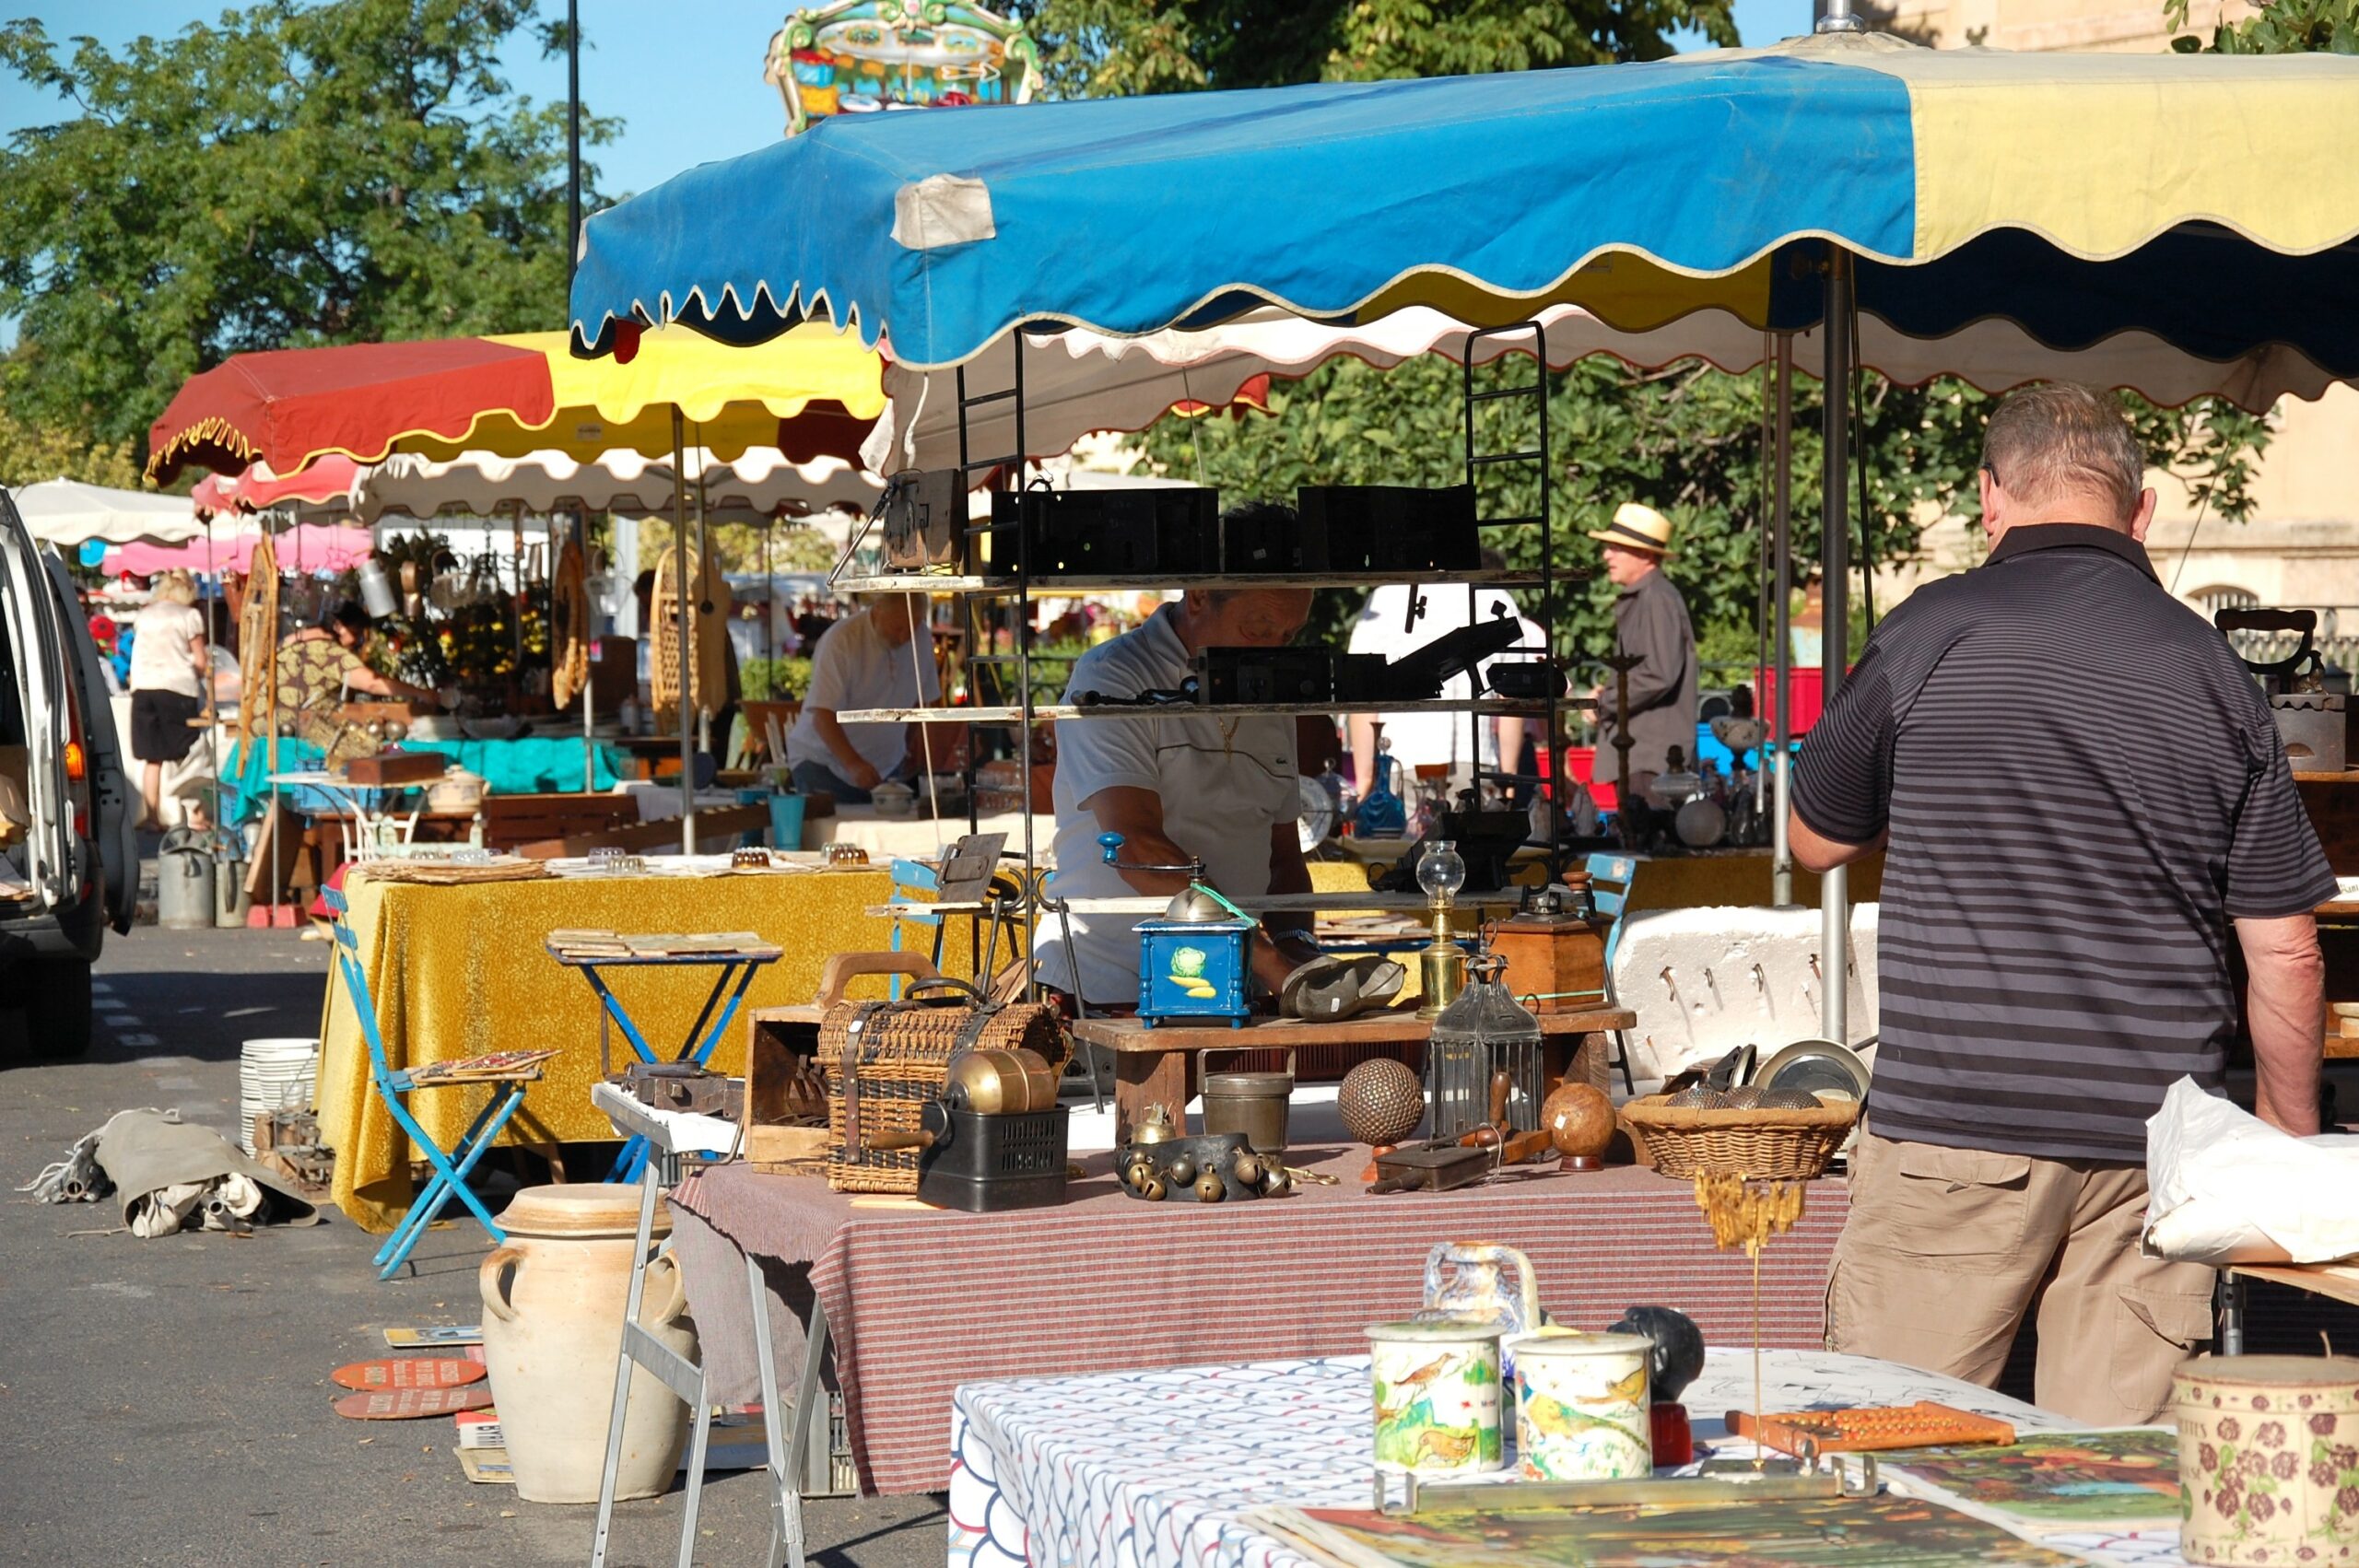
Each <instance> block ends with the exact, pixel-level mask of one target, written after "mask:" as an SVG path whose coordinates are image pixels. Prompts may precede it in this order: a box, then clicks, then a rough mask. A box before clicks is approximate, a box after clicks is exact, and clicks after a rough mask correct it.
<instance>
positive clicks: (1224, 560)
mask: <svg viewBox="0 0 2359 1568" xmlns="http://www.w3.org/2000/svg"><path fill="white" fill-rule="evenodd" d="M1220 569H1221V570H1222V571H1224V572H1226V573H1228V574H1229V575H1231V576H1246V575H1251V574H1254V573H1259V572H1295V571H1301V570H1302V569H1303V565H1302V530H1301V526H1300V525H1299V524H1298V523H1288V522H1287V521H1285V515H1284V514H1283V513H1276V514H1274V515H1273V513H1272V512H1271V511H1269V510H1266V509H1261V508H1254V509H1250V510H1248V511H1246V512H1244V513H1243V514H1242V515H1239V516H1236V517H1224V518H1222V519H1221V520H1220Z"/></svg>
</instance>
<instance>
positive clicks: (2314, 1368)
mask: <svg viewBox="0 0 2359 1568" xmlns="http://www.w3.org/2000/svg"><path fill="white" fill-rule="evenodd" d="M2171 1407H2172V1410H2171V1413H2172V1415H2173V1417H2174V1418H2175V1419H2176V1420H2177V1424H2178V1485H2179V1514H2180V1519H2181V1523H2180V1525H2179V1554H2180V1555H2181V1556H2183V1557H2185V1558H2186V1559H2187V1560H2188V1561H2189V1562H2212V1563H2222V1562H2225V1563H2247V1562H2255V1563H2267V1562H2295V1561H2297V1560H2298V1561H2302V1562H2359V1460H2354V1459H2353V1448H2354V1447H2359V1360H2354V1359H2353V1358H2352V1357H2350V1356H2200V1357H2198V1358H2197V1359H2195V1360H2193V1361H2190V1362H2188V1363H2184V1364H2182V1365H2181V1366H2180V1367H2179V1369H2178V1371H2177V1373H2176V1374H2175V1375H2173V1376H2172V1378H2171Z"/></svg>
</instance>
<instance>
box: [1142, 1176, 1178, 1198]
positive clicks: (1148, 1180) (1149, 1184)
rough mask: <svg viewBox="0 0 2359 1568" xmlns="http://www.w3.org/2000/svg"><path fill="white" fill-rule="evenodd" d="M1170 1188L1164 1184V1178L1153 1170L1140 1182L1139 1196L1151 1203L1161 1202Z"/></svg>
mask: <svg viewBox="0 0 2359 1568" xmlns="http://www.w3.org/2000/svg"><path fill="white" fill-rule="evenodd" d="M1169 1190H1171V1189H1170V1188H1168V1187H1166V1186H1164V1185H1163V1178H1162V1177H1161V1176H1158V1175H1156V1173H1155V1172H1154V1171H1151V1170H1150V1171H1148V1172H1147V1173H1146V1176H1145V1177H1144V1179H1143V1180H1142V1181H1140V1183H1139V1196H1140V1197H1141V1198H1144V1199H1146V1200H1147V1201H1148V1202H1150V1203H1159V1202H1161V1201H1162V1200H1163V1195H1164V1194H1165V1193H1167V1192H1168V1191H1169Z"/></svg>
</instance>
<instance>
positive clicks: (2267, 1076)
mask: <svg viewBox="0 0 2359 1568" xmlns="http://www.w3.org/2000/svg"><path fill="white" fill-rule="evenodd" d="M2236 940H2237V942H2239V943H2240V944H2241V945H2242V946H2243V948H2244V954H2245V970H2246V975H2247V977H2248V978H2247V985H2246V990H2245V1019H2246V1025H2247V1027H2248V1029H2249V1030H2250V1031H2251V1034H2252V1057H2253V1078H2254V1096H2253V1098H2254V1105H2253V1108H2254V1110H2255V1111H2256V1112H2257V1113H2258V1114H2259V1117H2260V1119H2261V1120H2263V1121H2265V1122H2267V1123H2269V1124H2270V1125H2271V1127H2277V1128H2283V1129H2284V1130H2285V1131H2287V1132H2290V1133H2293V1134H2294V1136H2296V1137H2300V1138H2306V1137H2309V1136H2310V1135H2311V1134H2312V1133H2315V1132H2316V1131H2318V1060H2319V1058H2320V1057H2321V1056H2322V1055H2323V1054H2324V1053H2325V1042H2326V959H2325V957H2324V956H2323V955H2322V954H2320V953H2319V951H2318V921H2317V920H2316V919H2312V918H2311V917H2310V916H2307V915H2294V916H2291V917H2288V918H2286V919H2277V920H2238V921H2237V922H2236Z"/></svg>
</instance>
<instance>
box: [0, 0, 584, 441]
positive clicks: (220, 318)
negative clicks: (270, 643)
mask: <svg viewBox="0 0 2359 1568" xmlns="http://www.w3.org/2000/svg"><path fill="white" fill-rule="evenodd" d="M520 32H521V33H522V35H523V36H524V37H525V38H527V39H533V38H537V40H538V41H539V43H540V44H541V46H543V47H556V46H560V45H561V43H562V24H561V23H560V24H558V25H557V27H555V28H553V29H552V28H545V27H541V26H539V24H538V23H537V22H536V19H535V17H534V6H533V5H532V4H531V0H324V3H321V4H300V3H298V0H264V3H263V4H260V5H256V6H252V7H250V8H248V9H245V10H231V11H227V12H224V13H223V15H222V17H221V18H220V20H219V21H218V22H217V23H215V24H212V25H210V26H207V25H205V24H202V23H199V24H193V25H191V26H190V27H188V28H187V29H183V30H182V31H181V32H180V33H178V34H175V35H173V36H171V37H170V38H163V39H157V38H141V39H138V40H136V41H133V42H132V43H130V44H127V45H125V46H124V47H123V49H122V50H120V51H110V50H108V49H106V48H104V47H102V46H101V45H100V44H99V43H98V42H96V41H93V40H90V39H88V38H77V39H73V40H69V41H65V43H63V44H61V43H59V42H57V41H53V40H52V39H51V38H50V37H49V36H48V34H47V32H46V31H45V30H44V29H43V28H42V27H41V24H40V23H39V22H36V21H18V22H13V23H10V24H7V25H6V26H5V27H0V67H5V68H6V69H7V70H10V71H13V72H14V73H15V74H16V75H17V76H19V77H21V78H22V79H23V80H24V81H25V82H27V83H28V84H29V85H30V86H31V87H33V88H39V89H41V90H42V91H44V92H46V93H52V94H55V95H57V96H58V97H59V98H60V99H62V100H63V102H62V105H61V113H62V115H63V116H64V117H62V118H61V119H60V120H59V121H58V122H57V123H53V124H48V125H41V126H35V127H33V128H30V129H28V130H24V131H20V132H18V133H17V134H16V135H14V136H13V137H11V138H10V139H9V141H8V144H7V146H6V150H5V152H0V314H6V315H10V316H14V317H16V318H18V333H19V340H18V341H19V345H20V346H19V349H18V352H17V353H15V354H13V355H11V356H10V357H9V358H8V360H7V362H6V368H5V374H0V393H5V396H6V402H7V406H8V408H9V410H10V411H11V413H12V414H14V415H16V416H17V417H18V418H19V419H22V420H26V421H29V422H30V423H32V424H35V425H38V426H41V427H52V428H59V429H65V430H73V431H86V432H88V433H89V435H90V436H91V437H92V438H94V439H96V440H97V441H99V442H100V443H119V442H125V441H128V442H131V443H133V444H134V445H135V447H137V448H138V449H139V450H140V451H142V452H143V453H144V451H145V446H146V439H147V426H148V424H149V422H150V421H151V420H153V419H154V418H155V416H156V415H158V413H160V412H161V411H162V409H163V406H164V404H165V403H166V402H167V401H168V400H169V399H170V396H171V394H172V392H174V391H175V390H177V389H178V388H179V386H180V384H181V383H182V381H183V380H186V379H187V378H188V377H189V376H191V375H194V373H196V372H197V371H199V370H202V369H206V368H207V367H209V366H212V365H214V364H217V363H218V362H219V361H220V360H221V359H222V358H223V357H227V356H228V355H230V354H233V353H237V352H239V351H241V350H245V349H255V348H278V347H288V346H298V345H311V344H323V343H346V342H364V341H371V340H377V339H398V338H405V337H430V336H447V335H451V334H453V333H476V332H513V331H520V330H528V329H533V328H540V327H546V326H548V325H550V324H552V323H554V322H558V321H560V320H562V319H563V314H564V303H565V283H566V252H567V248H568V241H567V236H566V234H565V216H566V196H565V187H566V169H565V108H564V105H563V104H561V103H560V104H555V105H535V104H533V103H532V102H530V101H529V100H526V99H521V98H518V97H516V96H514V95H513V94H512V93H511V90H510V88H509V86H508V83H507V82H506V81H505V80H504V79H503V78H502V76H500V73H499V51H500V49H501V48H502V47H503V45H508V44H511V43H513V41H515V39H516V37H517V36H518V35H519V34H520ZM613 128H614V126H613V123H612V122H609V121H603V120H595V119H589V120H585V122H584V125H583V138H584V140H585V141H586V142H588V143H591V144H593V145H595V144H597V143H600V142H603V141H604V140H606V139H607V138H608V137H609V136H610V135H611V134H612V132H613ZM594 172H595V171H594V170H584V177H585V181H587V180H589V179H591V178H593V177H594ZM600 199H601V200H603V198H600ZM587 200H589V197H588V196H587V195H586V194H585V201H587ZM28 348H29V349H34V350H37V352H32V353H28V352H25V350H26V349H28Z"/></svg>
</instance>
